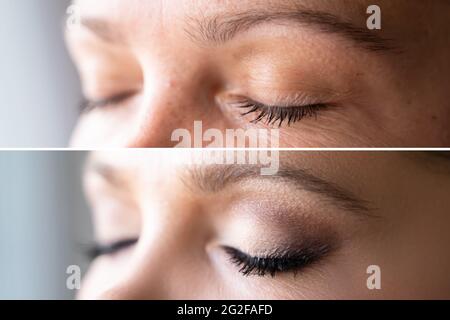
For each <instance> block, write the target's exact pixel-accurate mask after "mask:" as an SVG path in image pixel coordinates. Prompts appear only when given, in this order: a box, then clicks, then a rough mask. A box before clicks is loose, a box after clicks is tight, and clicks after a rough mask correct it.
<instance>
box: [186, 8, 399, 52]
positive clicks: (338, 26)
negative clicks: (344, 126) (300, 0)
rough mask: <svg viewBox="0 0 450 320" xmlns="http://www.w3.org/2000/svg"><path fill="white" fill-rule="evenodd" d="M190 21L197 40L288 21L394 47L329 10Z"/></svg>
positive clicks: (376, 47) (374, 46) (372, 45)
mask: <svg viewBox="0 0 450 320" xmlns="http://www.w3.org/2000/svg"><path fill="white" fill-rule="evenodd" d="M190 21H191V26H190V28H187V29H185V31H186V32H187V33H188V34H189V35H191V36H193V37H194V38H195V39H197V40H198V41H209V42H213V43H223V42H226V41H229V40H231V39H233V38H234V37H235V36H236V35H237V34H238V33H241V32H245V31H248V30H250V29H251V28H254V27H256V26H258V25H261V24H263V23H282V22H291V23H297V24H298V25H300V26H304V27H309V28H314V29H315V30H317V31H319V32H322V33H328V34H337V35H340V36H342V37H343V38H345V39H347V40H350V41H352V42H353V43H355V44H357V45H359V46H361V47H362V48H364V49H367V50H369V51H391V50H395V49H396V48H395V47H394V46H393V44H392V40H391V39H388V38H384V37H381V36H380V35H379V34H377V33H376V31H373V30H369V29H367V28H365V27H358V26H356V25H354V24H353V23H351V22H349V21H345V20H342V19H341V18H339V17H338V16H336V15H333V14H331V13H327V12H323V11H315V10H306V9H301V8H288V9H274V10H269V9H265V10H253V11H247V12H241V13H238V14H222V15H216V16H212V17H204V18H201V19H198V18H197V19H196V18H192V19H190ZM364 22H365V21H364ZM194 24H195V25H196V26H194ZM195 30H198V32H195Z"/></svg>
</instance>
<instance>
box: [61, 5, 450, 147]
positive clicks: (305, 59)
mask: <svg viewBox="0 0 450 320" xmlns="http://www.w3.org/2000/svg"><path fill="white" fill-rule="evenodd" d="M75 3H76V4H77V5H79V7H80V9H81V13H82V18H83V19H82V21H83V27H81V28H79V29H76V28H75V29H73V30H72V31H69V32H68V34H67V39H68V45H69V48H70V50H71V52H72V55H73V57H74V60H75V62H76V64H77V66H78V68H79V70H80V74H81V79H82V82H83V87H84V92H85V95H86V97H87V98H88V99H90V100H94V101H98V100H100V101H103V100H105V99H110V98H115V99H114V101H113V103H106V104H105V103H103V104H101V105H102V106H101V107H97V108H95V109H94V110H91V111H89V112H85V113H84V114H83V115H82V116H81V118H80V121H79V123H78V126H77V128H76V130H75V133H74V136H73V140H72V146H75V147H89V148H93V147H105V146H108V147H110V146H121V147H123V146H125V147H171V146H173V145H174V144H175V143H174V142H173V141H171V134H172V132H173V131H174V130H175V129H177V128H186V129H188V130H192V127H193V123H194V121H196V120H201V121H202V122H203V126H204V129H205V130H206V129H208V128H217V129H219V130H221V131H224V130H225V129H237V128H273V127H278V124H279V123H278V122H276V121H275V122H273V123H269V124H267V120H268V119H267V118H264V119H263V121H261V122H258V123H251V122H252V120H254V119H255V118H256V117H257V115H258V113H257V112H254V113H251V114H248V115H246V116H242V115H241V113H243V112H242V108H237V107H236V102H240V103H241V102H242V101H246V102H249V101H250V102H252V103H253V102H255V101H256V102H258V103H259V104H260V105H264V106H269V107H274V106H276V107H278V108H279V109H280V108H284V109H286V108H288V109H290V110H291V111H292V110H294V109H295V108H297V109H298V108H305V106H310V107H311V106H314V108H315V109H314V112H312V114H309V115H308V116H306V117H304V118H303V119H301V120H300V121H296V122H295V123H291V124H290V125H289V126H288V125H287V121H285V122H284V123H283V124H282V125H281V127H280V146H282V147H449V146H450V106H449V100H450V99H449V98H450V96H449V91H448V88H449V84H450V83H449V74H450V62H449V60H448V56H449V54H450V45H449V42H448V39H449V33H450V23H449V20H448V11H449V8H450V4H449V1H446V0H435V1H410V0H398V1H389V0H380V1H377V4H378V5H379V6H380V7H381V10H382V11H381V12H382V29H381V30H374V31H371V30H368V29H367V28H366V19H367V18H368V15H367V13H366V9H367V7H368V6H369V5H370V4H372V3H371V1H366V0H360V1H339V2H336V1H316V0H315V1H308V0H304V1H303V0H297V1H292V0H272V1H266V0H264V1H255V0H252V1H242V0H236V1H232V0H229V1H218V0H214V1H211V0H201V1H195V2H194V1H183V0H171V1H142V0H130V1H126V2H124V1H121V0H98V1H95V2H93V1H88V0H77V1H75ZM343 22H345V23H343ZM118 98H120V99H118ZM318 106H320V107H318ZM246 111H248V109H246ZM291 111H290V112H291Z"/></svg>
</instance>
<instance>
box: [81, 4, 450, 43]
mask: <svg viewBox="0 0 450 320" xmlns="http://www.w3.org/2000/svg"><path fill="white" fill-rule="evenodd" d="M446 1H447V0H436V1H435V2H434V1H433V3H432V4H430V3H428V2H427V5H424V3H423V2H422V1H408V0H396V1H390V0H379V1H377V5H379V6H380V7H381V9H382V20H383V28H382V30H381V31H380V32H379V33H380V34H382V35H383V36H384V37H387V38H392V39H395V40H396V41H398V40H400V39H402V40H404V41H402V42H406V41H408V40H409V41H410V42H414V43H415V42H417V38H418V37H419V36H420V34H421V33H423V32H420V31H421V28H423V26H424V25H426V24H431V23H434V22H433V21H432V20H433V19H431V17H430V15H435V14H439V12H442V8H441V6H440V4H445V3H447V4H448V2H446ZM74 3H75V4H76V5H79V7H80V9H81V14H82V16H83V18H87V19H90V18H95V19H100V20H102V21H104V22H106V23H108V24H110V25H111V28H112V29H113V30H115V31H117V33H118V34H119V35H120V36H123V37H125V38H127V39H128V41H131V42H134V41H136V43H147V44H149V45H151V40H150V39H154V38H155V37H157V38H158V39H161V37H165V38H175V39H176V41H178V40H179V39H180V38H181V37H184V36H186V31H188V33H189V32H190V31H193V32H195V31H196V30H191V29H196V28H199V26H198V23H192V22H200V23H202V22H205V21H206V23H210V21H212V22H214V21H215V20H214V19H215V18H216V17H218V19H219V20H218V21H227V18H229V17H232V18H233V16H234V17H236V16H237V17H239V14H249V13H250V14H252V13H254V12H256V13H258V12H265V13H267V12H275V13H276V12H277V11H286V10H287V11H290V10H299V11H300V10H304V11H313V12H320V13H325V14H331V15H333V16H336V17H337V18H338V19H340V20H342V21H344V22H349V23H352V24H354V25H355V26H356V27H359V28H366V20H367V18H368V14H367V12H366V11H367V8H368V6H370V5H372V4H373V3H372V1H370V0H340V1H334V0H314V1H313V0H197V1H191V0H170V1H169V0H152V1H148V0H128V1H123V0H96V1H91V0H76V1H75V2H74ZM439 8H440V9H439ZM224 16H225V17H227V18H225V19H224V20H223V19H222V18H223V17H224ZM424 19H427V21H423V20H424ZM430 19H431V21H430ZM411 21H414V23H412V22H411ZM200 28H201V27H200ZM422 31H423V30H422ZM405 34H411V35H414V36H411V37H407V36H405Z"/></svg>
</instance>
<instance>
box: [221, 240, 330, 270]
mask: <svg viewBox="0 0 450 320" xmlns="http://www.w3.org/2000/svg"><path fill="white" fill-rule="evenodd" d="M223 249H224V250H225V252H226V253H227V254H228V255H229V257H230V261H231V262H232V263H233V264H234V265H236V266H237V267H238V268H239V272H240V273H242V274H243V275H244V276H251V275H255V276H260V277H264V276H266V275H270V276H272V277H274V276H275V275H276V274H278V273H286V272H294V273H295V272H298V271H300V270H302V269H304V268H305V267H307V266H309V265H311V264H313V263H315V262H317V261H319V260H320V259H322V258H323V257H325V256H326V255H327V254H328V253H330V251H331V249H332V248H331V246H330V245H326V244H320V245H314V246H310V247H307V248H303V249H294V250H276V251H275V252H273V253H270V254H266V255H263V256H259V257H258V256H257V257H253V256H250V255H248V254H246V253H244V252H242V251H240V250H237V249H235V248H231V247H226V246H225V247H223Z"/></svg>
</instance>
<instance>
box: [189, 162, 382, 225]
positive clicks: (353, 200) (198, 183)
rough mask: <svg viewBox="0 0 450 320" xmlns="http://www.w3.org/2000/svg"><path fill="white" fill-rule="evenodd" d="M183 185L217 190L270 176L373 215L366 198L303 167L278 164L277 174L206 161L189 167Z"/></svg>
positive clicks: (346, 206)
mask: <svg viewBox="0 0 450 320" xmlns="http://www.w3.org/2000/svg"><path fill="white" fill-rule="evenodd" d="M181 176H182V180H183V182H184V183H185V185H187V186H189V187H190V188H195V189H198V190H201V191H203V192H214V193H215V192H218V191H220V190H223V189H224V188H226V187H227V186H229V185H232V184H236V183H239V182H241V181H252V180H270V181H274V182H285V183H292V184H293V185H295V186H296V187H297V188H299V189H301V190H305V191H308V192H312V193H315V194H318V195H319V196H321V197H323V198H324V199H326V200H327V201H329V202H330V203H332V204H334V205H335V206H337V207H339V208H342V209H344V210H347V211H351V212H356V213H363V214H364V215H367V216H374V215H373V212H372V211H373V210H374V209H375V208H374V207H373V206H372V205H371V204H370V202H369V201H367V200H364V199H362V198H360V197H358V196H356V195H354V194H353V193H352V192H350V191H349V190H346V189H344V188H342V187H340V186H338V185H336V184H335V183H332V182H329V181H326V180H323V179H321V178H319V177H317V176H315V175H313V174H312V173H310V172H308V171H307V170H304V169H298V168H295V169H293V168H280V169H279V171H278V173H277V174H276V175H267V176H265V175H261V166H260V165H208V166H194V167H191V168H189V169H188V173H187V175H186V177H184V176H183V175H181Z"/></svg>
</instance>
